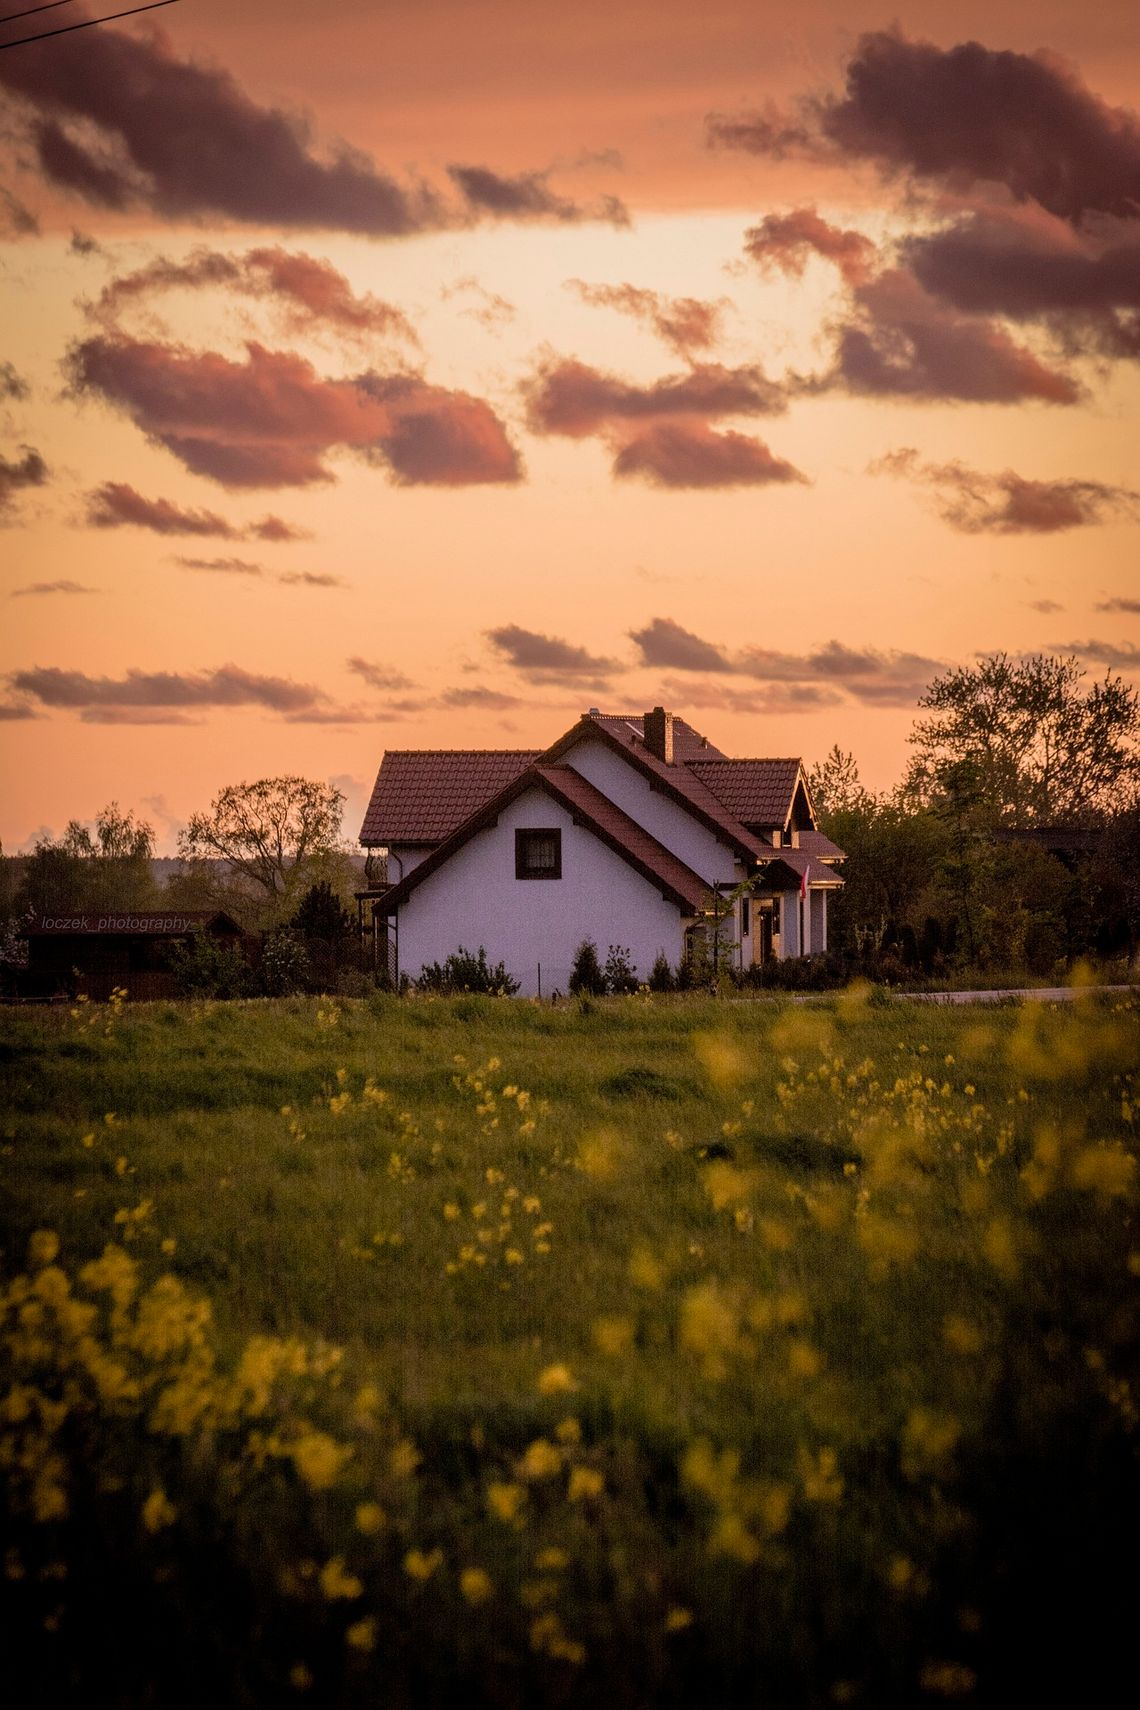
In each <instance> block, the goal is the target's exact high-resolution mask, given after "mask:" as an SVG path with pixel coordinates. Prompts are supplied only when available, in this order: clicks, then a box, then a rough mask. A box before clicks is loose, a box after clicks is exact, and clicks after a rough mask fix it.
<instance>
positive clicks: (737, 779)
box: [689, 759, 800, 826]
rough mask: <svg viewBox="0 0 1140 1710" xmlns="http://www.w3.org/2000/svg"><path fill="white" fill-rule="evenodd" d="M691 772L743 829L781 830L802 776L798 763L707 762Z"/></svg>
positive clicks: (691, 764) (692, 763)
mask: <svg viewBox="0 0 1140 1710" xmlns="http://www.w3.org/2000/svg"><path fill="white" fill-rule="evenodd" d="M689 768H690V770H691V771H692V772H693V773H694V775H695V776H696V777H698V778H699V779H700V780H701V782H702V783H703V784H705V785H707V786H708V788H709V789H710V790H711V791H712V793H713V795H714V796H716V798H717V800H718V801H720V802H723V803H724V806H725V807H726V808H727V809H728V810H729V812H730V813H731V814H733V815H734V816H735V817H736V818H737V819H738V820H740V821H741V823H742V824H744V825H768V826H782V825H784V824H785V822H786V821H787V817H788V813H789V810H790V809H791V805H792V796H793V794H794V792H795V788H796V779H797V778H798V777H799V774H800V763H799V761H798V760H708V759H699V760H692V761H690V762H689Z"/></svg>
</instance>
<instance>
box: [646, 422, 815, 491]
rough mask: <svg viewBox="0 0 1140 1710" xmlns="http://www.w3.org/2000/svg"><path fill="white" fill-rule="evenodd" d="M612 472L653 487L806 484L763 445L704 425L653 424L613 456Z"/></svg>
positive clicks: (746, 437)
mask: <svg viewBox="0 0 1140 1710" xmlns="http://www.w3.org/2000/svg"><path fill="white" fill-rule="evenodd" d="M613 472H614V474H615V475H617V476H619V477H626V478H630V477H636V478H640V479H641V480H644V481H648V482H650V483H651V484H652V485H653V486H655V487H677V488H690V489H691V488H694V487H707V488H723V487H762V486H768V485H770V484H771V483H772V482H786V481H798V482H804V481H806V477H805V476H803V475H801V473H800V471H799V470H798V469H795V468H793V466H792V465H791V464H790V463H785V462H784V461H783V459H781V458H779V457H776V456H774V455H773V453H772V452H771V451H769V449H768V447H767V446H766V445H765V444H764V442H763V440H760V439H751V438H750V437H749V436H748V435H747V434H743V433H734V432H732V431H731V430H730V431H727V432H725V431H721V432H717V431H716V430H715V429H714V428H710V427H708V426H707V425H706V424H705V423H704V422H657V423H655V424H654V425H653V426H652V427H650V428H647V429H646V430H645V432H644V433H639V434H638V435H637V436H636V438H634V439H630V440H627V441H626V443H625V444H624V445H623V446H622V447H621V449H620V450H619V451H618V452H617V454H616V456H615V457H614V463H613Z"/></svg>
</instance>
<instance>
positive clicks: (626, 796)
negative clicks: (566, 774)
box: [562, 739, 735, 884]
mask: <svg viewBox="0 0 1140 1710" xmlns="http://www.w3.org/2000/svg"><path fill="white" fill-rule="evenodd" d="M562 764H563V765H565V766H573V768H574V770H575V771H576V772H579V773H581V775H582V777H583V778H585V779H586V780H587V781H588V782H589V783H591V784H593V786H594V788H595V789H597V790H600V791H601V792H602V794H603V795H604V796H608V798H609V800H610V801H611V802H613V803H614V804H615V805H616V806H617V807H619V808H621V809H622V811H623V812H624V813H627V814H628V815H629V817H630V819H632V820H634V821H635V822H636V823H637V824H638V825H640V826H641V827H642V828H643V830H645V831H648V832H649V834H650V836H651V837H655V838H656V839H657V841H658V843H661V844H663V845H664V846H665V848H666V849H668V850H670V851H671V852H672V853H673V854H674V855H676V856H677V857H678V859H679V860H681V861H683V862H684V863H685V865H686V867H689V868H691V869H692V871H693V872H694V873H699V874H700V876H701V878H702V879H706V880H707V881H708V882H709V884H712V882H713V880H714V879H722V880H724V881H726V882H728V883H730V884H731V883H732V882H733V881H734V877H735V875H734V868H735V857H734V855H733V852H732V850H731V849H730V848H728V846H727V845H726V844H724V843H720V842H718V841H717V839H716V837H714V835H713V833H712V832H711V831H709V830H707V829H706V827H705V826H703V825H701V823H700V821H699V820H696V819H694V817H693V815H692V814H691V813H690V812H689V811H688V810H687V809H685V808H683V807H680V806H678V804H677V803H676V802H675V801H672V800H671V799H670V797H668V796H667V795H665V794H664V793H663V791H661V790H654V789H651V788H650V785H649V779H648V778H647V777H645V776H644V774H643V773H641V772H639V771H638V770H637V769H636V768H635V767H633V766H631V765H629V764H628V763H627V762H626V761H625V760H622V759H621V758H620V757H619V756H618V755H617V754H615V753H614V751H613V749H612V748H609V747H608V746H607V745H606V744H605V743H603V742H591V741H590V740H589V739H587V740H585V741H583V742H577V743H575V745H574V747H573V748H571V749H570V750H569V752H568V753H567V754H565V755H563V757H562Z"/></svg>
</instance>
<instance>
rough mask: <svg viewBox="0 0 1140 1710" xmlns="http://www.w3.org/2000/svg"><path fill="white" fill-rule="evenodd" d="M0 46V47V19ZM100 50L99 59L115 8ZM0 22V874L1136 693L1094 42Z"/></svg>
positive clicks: (1083, 25)
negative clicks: (453, 771) (478, 781)
mask: <svg viewBox="0 0 1140 1710" xmlns="http://www.w3.org/2000/svg"><path fill="white" fill-rule="evenodd" d="M23 9H24V8H23V5H22V4H20V3H19V0H9V4H8V6H7V8H6V10H7V12H8V13H9V14H10V13H12V12H15V11H19V10H23ZM118 9H119V6H118V5H111V4H107V5H105V6H104V7H103V8H102V10H103V11H104V12H108V11H114V10H118ZM85 15H87V16H91V15H97V14H95V13H93V12H92V11H91V10H89V11H88V12H87V13H86V14H85V13H84V10H83V7H82V5H67V6H59V7H57V8H56V9H54V10H52V11H49V12H46V13H44V14H43V15H42V16H39V17H28V18H23V19H18V20H13V19H10V20H9V21H8V22H6V23H3V24H0V102H2V107H0V111H2V114H3V118H2V122H0V286H2V290H3V315H2V318H0V556H2V563H3V575H2V582H0V602H2V604H0V610H2V613H3V619H4V622H3V625H2V630H0V637H2V639H0V654H2V656H0V673H2V675H3V678H4V681H3V683H2V684H0V732H2V741H3V760H4V766H3V782H2V789H0V837H2V839H3V845H4V849H5V851H6V852H9V853H12V852H15V851H16V850H18V849H21V848H26V847H29V846H30V843H31V841H33V840H34V839H35V837H36V836H38V835H43V834H44V833H45V832H51V833H55V834H58V833H59V832H61V831H62V829H63V827H64V825H65V823H66V822H67V820H68V819H69V818H72V817H76V818H79V819H87V820H89V819H91V818H92V817H93V816H94V814H95V812H96V811H97V810H98V809H99V808H100V807H102V806H103V805H104V803H106V802H108V801H110V800H112V799H117V800H118V802H119V803H120V805H121V806H123V807H124V808H126V807H130V808H132V809H135V810H136V811H138V812H140V813H141V814H143V815H144V817H146V818H147V819H149V820H150V821H151V823H152V824H153V825H154V827H155V830H156V833H157V834H158V843H159V847H160V848H161V849H164V850H167V851H172V850H173V847H174V843H175V839H176V836H177V831H178V827H179V826H180V825H181V824H182V823H184V821H185V820H186V818H187V817H188V816H189V814H190V813H191V812H193V811H194V810H196V809H199V808H203V807H205V806H206V805H207V804H208V802H209V801H210V799H211V798H212V797H213V796H214V795H215V794H216V792H217V791H218V790H219V789H220V788H221V787H223V786H224V785H226V784H229V783H235V782H238V781H240V780H242V779H253V778H257V777H263V776H266V775H270V774H276V773H282V772H299V773H303V774H305V775H308V776H311V777H318V778H322V779H326V780H330V781H332V782H334V783H335V784H337V786H338V787H339V788H341V789H342V790H344V792H345V794H346V796H347V797H348V806H347V809H346V816H345V831H346V833H347V834H348V835H349V836H350V837H352V838H355V835H356V833H357V831H358V829H359V823H360V817H361V814H362V811H363V806H364V802H365V800H366V798H367V794H368V791H369V789H370V787H371V783H372V780H373V778H374V776H375V772H376V768H377V766H378V764H379V761H380V757H381V754H382V753H383V751H384V750H385V748H387V747H396V748H415V747H526V746H539V745H543V744H545V743H547V742H549V741H552V740H553V739H554V738H555V737H556V736H557V735H558V734H559V733H560V732H561V731H562V730H564V729H565V728H567V726H568V725H569V724H570V723H572V722H573V720H574V718H575V717H576V716H577V715H578V713H579V712H581V711H582V710H584V709H585V708H586V707H588V706H591V705H597V706H600V707H602V708H603V709H604V710H620V709H631V710H643V709H644V708H646V707H649V706H652V705H654V704H655V703H659V702H661V703H664V704H665V705H667V706H669V707H671V708H673V709H674V710H675V711H677V712H679V713H683V714H684V715H685V716H686V717H688V718H689V719H690V720H691V721H692V722H693V723H694V724H696V725H697V727H698V728H700V729H703V730H705V731H706V732H707V733H708V734H709V736H710V737H711V738H712V739H713V740H714V741H715V742H716V743H717V744H718V745H719V746H720V747H722V748H723V749H724V750H725V751H726V752H728V753H730V754H736V755H755V754H802V755H804V757H805V758H806V759H808V760H809V761H810V760H812V759H816V758H820V757H822V755H823V754H824V753H825V752H826V751H827V749H828V748H829V747H830V746H831V745H832V744H833V743H835V742H838V743H839V744H840V745H841V746H842V747H844V748H850V749H852V750H854V752H855V754H856V756H857V758H858V759H859V762H860V765H861V768H862V772H863V775H864V778H865V780H866V781H867V782H868V783H870V784H871V785H873V786H876V787H879V788H887V787H889V786H890V785H891V784H893V783H894V782H895V780H896V779H897V778H898V776H899V775H900V773H901V771H902V769H903V766H904V764H905V760H906V754H907V745H906V737H907V733H908V731H909V730H910V728H911V725H912V722H913V718H914V710H915V703H916V699H917V697H918V695H919V694H920V693H921V692H922V689H923V687H924V685H925V684H926V683H927V682H929V681H930V679H931V677H932V676H934V675H935V674H937V673H938V672H939V671H940V670H942V669H944V668H945V667H946V666H947V665H950V664H967V663H970V662H972V661H974V660H975V659H976V658H977V657H978V656H979V655H980V654H984V653H988V652H992V651H995V650H999V649H1004V650H1007V651H1009V652H1011V653H1021V652H1026V651H1037V650H1046V651H1051V652H1065V653H1069V652H1073V653H1076V654H1077V655H1078V656H1079V657H1080V659H1081V661H1082V663H1083V664H1084V665H1085V666H1086V668H1087V669H1088V671H1089V673H1090V678H1091V677H1092V676H1093V675H1103V673H1104V671H1105V670H1106V669H1112V670H1114V671H1119V672H1121V673H1122V674H1123V675H1124V676H1125V677H1126V678H1128V679H1129V680H1133V681H1136V680H1140V651H1138V648H1137V643H1138V641H1140V576H1138V575H1137V561H1138V559H1137V548H1138V545H1140V526H1138V524H1140V491H1138V489H1140V456H1138V453H1137V444H1138V434H1137V426H1138V418H1140V117H1138V115H1137V109H1138V108H1140V43H1138V38H1137V31H1136V27H1135V8H1134V6H1133V5H1132V4H1129V3H1125V0H1105V3H1102V4H1097V5H1095V6H1085V7H1081V6H1075V5H1073V4H1072V0H1064V3H1061V0H1033V3H1032V4H1030V3H1029V0H996V3H993V0H991V3H990V4H986V5H982V4H980V3H973V0H970V3H967V0H939V3H938V4H934V3H933V0H924V3H921V4H916V3H909V4H908V3H907V0H903V4H902V5H901V7H897V6H896V7H895V8H894V9H884V8H883V7H881V6H877V5H871V4H867V3H866V0H845V3H844V4H843V5H839V4H836V3H834V0H794V3H793V0H772V3H764V0H747V3H746V0H706V3H704V4H702V5H700V6H694V5H693V4H692V3H691V0H684V3H678V0H605V3H602V0H575V4H573V5H570V4H566V3H565V0H563V3H561V4H554V3H551V0H273V3H272V4H269V3H268V0H245V3H243V4H241V5H234V4H233V0H180V3H179V4H175V5H170V6H168V7H166V8H164V9H161V10H155V11H152V12H149V13H147V14H144V15H143V16H141V17H138V18H135V19H131V20H126V21H123V22H120V23H114V24H110V25H108V26H106V27H100V28H94V29H86V30H78V31H75V32H73V33H71V34H68V35H63V36H57V37H55V38H53V39H50V40H44V41H39V42H33V43H28V44H26V45H22V46H13V47H11V48H5V47H4V46H3V44H4V43H5V42H15V41H17V40H18V39H19V38H20V37H21V36H24V35H30V34H34V33H36V32H37V31H38V30H41V29H44V30H46V29H49V28H57V27H61V26H62V24H63V23H64V22H70V21H74V20H77V19H79V18H81V17H83V16H85Z"/></svg>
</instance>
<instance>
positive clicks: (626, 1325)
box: [593, 1318, 633, 1359]
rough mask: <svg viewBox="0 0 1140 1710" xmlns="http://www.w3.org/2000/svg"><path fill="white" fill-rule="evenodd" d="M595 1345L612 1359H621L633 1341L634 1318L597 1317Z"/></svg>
mask: <svg viewBox="0 0 1140 1710" xmlns="http://www.w3.org/2000/svg"><path fill="white" fill-rule="evenodd" d="M593 1335H594V1346H595V1347H596V1348H598V1349H599V1350H600V1352H601V1353H603V1354H609V1355H610V1357H611V1358H612V1359H619V1358H620V1357H621V1356H622V1355H623V1354H625V1353H627V1352H628V1351H629V1347H630V1344H631V1343H632V1341H633V1320H632V1319H631V1318H595V1320H594V1325H593Z"/></svg>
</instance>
